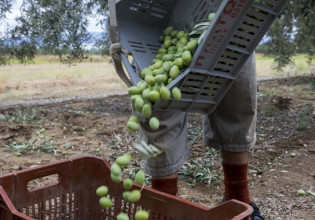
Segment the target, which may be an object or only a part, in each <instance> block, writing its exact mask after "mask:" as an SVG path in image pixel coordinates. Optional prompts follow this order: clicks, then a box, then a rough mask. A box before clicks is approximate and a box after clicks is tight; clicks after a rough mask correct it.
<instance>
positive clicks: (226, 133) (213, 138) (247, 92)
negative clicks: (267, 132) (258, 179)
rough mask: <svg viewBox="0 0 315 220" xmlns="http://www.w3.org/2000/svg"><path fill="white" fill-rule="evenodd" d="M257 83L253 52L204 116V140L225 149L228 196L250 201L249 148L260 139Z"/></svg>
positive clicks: (224, 167)
mask: <svg viewBox="0 0 315 220" xmlns="http://www.w3.org/2000/svg"><path fill="white" fill-rule="evenodd" d="M256 91H257V83H256V71H255V57H254V55H252V56H251V57H250V58H249V59H248V61H247V62H246V64H245V65H244V67H243V68H242V70H241V71H240V72H239V74H238V77H237V79H236V80H235V82H234V84H233V85H232V86H231V88H230V90H229V91H228V93H227V94H226V95H225V97H224V98H223V100H222V101H221V103H220V104H219V106H218V107H217V108H216V110H215V111H214V112H213V113H212V114H211V115H209V116H205V117H204V142H205V144H206V145H207V146H213V147H216V148H219V149H221V152H222V160H223V161H222V165H223V171H224V185H225V198H226V199H227V200H229V199H237V200H240V201H243V202H246V203H250V202H251V199H250V196H249V189H248V177H247V170H248V169H247V167H248V160H247V152H248V150H249V149H250V148H252V147H253V146H254V144H255V141H256V133H255V130H256V108H257V103H256V101H257V99H256Z"/></svg>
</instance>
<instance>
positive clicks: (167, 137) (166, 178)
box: [141, 111, 189, 195]
mask: <svg viewBox="0 0 315 220" xmlns="http://www.w3.org/2000/svg"><path fill="white" fill-rule="evenodd" d="M153 116H156V117H157V118H158V119H159V120H160V128H159V129H158V130H157V131H153V130H151V129H150V127H149V124H148V122H146V123H144V124H143V123H142V124H141V136H142V137H141V138H142V139H144V140H145V141H147V142H148V143H149V144H153V145H155V146H156V147H159V148H161V149H162V150H163V153H162V154H160V155H158V156H157V157H154V158H149V159H147V160H146V163H145V171H146V173H147V174H149V175H151V176H152V181H151V182H152V187H153V188H154V189H157V190H160V191H163V192H166V193H169V194H173V195H176V193H177V179H178V178H177V171H178V170H179V169H180V168H181V166H182V165H183V164H184V163H185V161H186V159H187V158H188V156H189V150H188V148H187V125H186V124H187V113H181V112H169V111H161V112H154V115H153Z"/></svg>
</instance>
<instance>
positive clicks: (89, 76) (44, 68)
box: [0, 61, 126, 101]
mask: <svg viewBox="0 0 315 220" xmlns="http://www.w3.org/2000/svg"><path fill="white" fill-rule="evenodd" d="M0 90H1V93H0V101H8V100H17V99H22V100H28V99H36V98H47V97H63V96H80V95H91V94H113V93H115V92H121V91H126V88H125V85H124V84H123V82H122V81H121V80H120V78H119V77H118V76H117V74H116V72H115V70H114V68H113V66H112V65H111V64H110V63H109V62H106V61H105V62H93V63H88V62H86V63H79V64H76V65H65V64H60V63H47V64H35V65H34V64H30V65H19V64H13V65H9V66H4V67H2V68H1V69H0Z"/></svg>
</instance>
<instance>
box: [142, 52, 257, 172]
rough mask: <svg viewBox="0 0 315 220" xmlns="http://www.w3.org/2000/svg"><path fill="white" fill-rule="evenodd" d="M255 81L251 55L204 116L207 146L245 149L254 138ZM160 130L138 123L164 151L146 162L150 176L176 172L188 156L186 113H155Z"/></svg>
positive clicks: (151, 140)
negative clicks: (214, 106)
mask: <svg viewBox="0 0 315 220" xmlns="http://www.w3.org/2000/svg"><path fill="white" fill-rule="evenodd" d="M256 92H257V82H256V66H255V54H252V55H251V56H250V57H249V58H248V60H247V62H246V64H245V65H244V66H243V68H242V69H241V70H240V72H239V74H238V76H237V79H236V80H235V82H234V83H233V85H232V86H231V88H230V90H229V91H228V92H227V94H226V95H225V96H224V98H223V100H222V101H221V102H220V104H219V105H218V106H217V108H216V110H215V111H214V112H213V113H211V114H209V115H204V118H203V140H204V143H205V145H206V146H211V147H215V148H219V149H222V150H225V151H230V152H246V151H248V150H249V149H250V148H252V147H253V146H254V144H255V141H256V132H255V130H256V109H257V99H256ZM153 116H156V117H157V118H158V119H159V120H160V129H159V130H157V131H152V130H150V129H149V125H148V123H142V124H141V138H143V139H145V140H146V141H147V142H148V143H151V144H153V145H155V146H157V147H159V148H161V149H163V151H164V152H163V153H162V154H160V155H159V156H157V157H155V158H150V159H148V160H147V161H146V164H145V170H146V172H147V173H148V174H149V175H151V176H166V175H169V174H172V173H174V172H176V171H178V170H179V169H180V168H181V166H182V165H183V164H184V162H185V161H186V159H187V158H188V157H189V155H190V152H189V149H188V148H187V118H188V114H187V113H185V112H172V111H158V112H154V113H153Z"/></svg>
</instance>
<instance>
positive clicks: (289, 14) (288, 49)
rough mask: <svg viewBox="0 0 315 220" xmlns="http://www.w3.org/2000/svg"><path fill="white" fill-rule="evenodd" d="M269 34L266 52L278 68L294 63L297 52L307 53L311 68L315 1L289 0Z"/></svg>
mask: <svg viewBox="0 0 315 220" xmlns="http://www.w3.org/2000/svg"><path fill="white" fill-rule="evenodd" d="M267 36H268V39H269V42H267V43H266V47H267V48H266V53H267V55H271V56H273V57H274V61H275V64H276V65H275V67H276V69H278V70H281V69H282V68H283V67H285V66H286V65H288V64H290V63H292V56H293V55H295V54H296V53H304V54H307V56H308V63H309V65H310V69H311V68H312V67H311V63H312V59H313V58H314V53H315V1H314V0H299V1H294V0H291V1H289V2H288V4H287V5H286V7H285V8H284V10H283V12H282V13H281V15H280V16H279V17H278V19H276V20H275V22H274V23H273V25H272V27H271V28H270V30H269V31H268V33H267ZM313 71H314V70H313Z"/></svg>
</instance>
